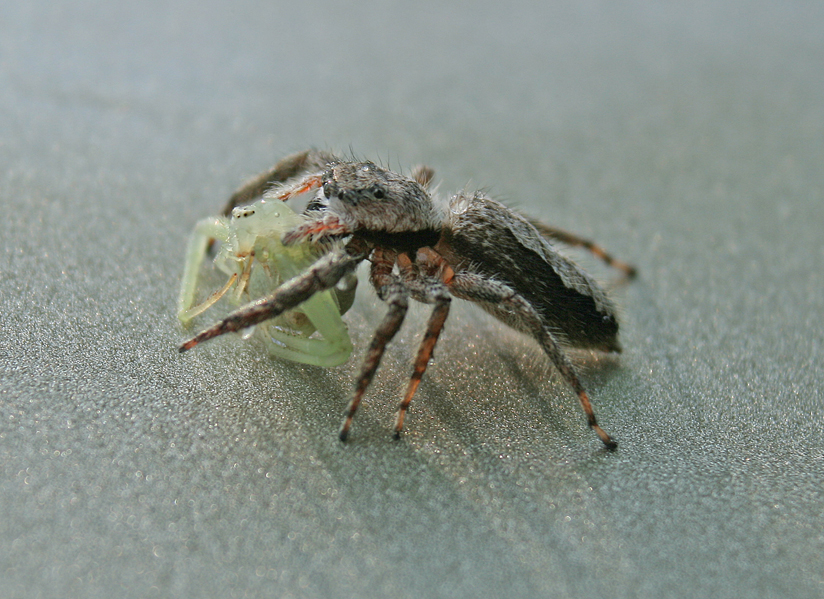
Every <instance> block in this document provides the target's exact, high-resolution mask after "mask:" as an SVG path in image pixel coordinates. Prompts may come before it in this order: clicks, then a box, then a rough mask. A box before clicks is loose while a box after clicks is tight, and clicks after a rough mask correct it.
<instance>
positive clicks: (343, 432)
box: [338, 248, 409, 441]
mask: <svg viewBox="0 0 824 599" xmlns="http://www.w3.org/2000/svg"><path fill="white" fill-rule="evenodd" d="M396 258H397V253H396V252H395V251H393V250H388V249H383V248H377V249H376V250H375V251H374V252H372V257H371V260H372V269H371V273H370V277H371V280H372V285H373V286H374V287H375V290H376V291H377V292H378V297H380V298H381V299H382V300H383V301H384V302H386V303H387V304H388V305H389V310H388V311H387V313H386V316H384V317H383V320H382V321H381V323H380V325H378V328H377V330H376V331H375V334H374V336H373V337H372V342H371V343H370V344H369V349H368V350H367V351H366V357H365V358H364V359H363V365H362V366H361V371H360V374H359V375H358V380H357V382H356V383H355V392H354V394H353V395H352V399H351V401H350V402H349V406H348V407H347V409H346V416H345V417H344V419H343V424H341V428H340V433H339V434H338V436H339V437H340V440H341V441H346V438H347V437H348V436H349V429H350V428H351V426H352V419H353V418H354V417H355V412H357V411H358V406H360V403H361V400H362V399H363V394H364V393H365V392H366V388H367V387H368V386H369V383H371V382H372V379H373V378H374V376H375V372H376V371H377V370H378V366H379V365H380V363H381V358H382V357H383V352H384V351H385V350H386V345H387V344H388V343H389V342H390V341H392V338H393V337H394V336H395V334H396V333H397V332H398V329H400V328H401V324H403V319H404V317H405V316H406V311H407V309H408V308H409V291H408V290H407V288H406V285H405V284H404V283H403V282H402V281H401V280H400V278H399V277H398V276H397V275H395V274H393V273H392V269H393V267H394V265H395V260H396Z"/></svg>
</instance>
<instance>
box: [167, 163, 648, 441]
mask: <svg viewBox="0 0 824 599" xmlns="http://www.w3.org/2000/svg"><path fill="white" fill-rule="evenodd" d="M431 179H432V171H431V170H430V169H428V168H423V167H421V168H418V169H416V170H415V171H414V172H413V173H412V175H411V176H409V177H407V176H404V175H401V174H398V173H395V172H393V171H390V170H387V169H384V168H381V167H379V166H377V165H375V164H373V163H371V162H361V161H356V160H341V159H339V158H336V157H335V156H333V155H331V154H328V153H325V152H317V151H306V152H301V153H299V154H295V155H293V156H289V157H287V158H285V159H284V160H282V161H280V162H279V163H278V164H276V165H275V166H274V167H273V168H272V169H271V170H269V171H267V172H265V173H263V174H261V175H260V176H258V177H257V178H255V179H254V180H252V181H250V182H249V183H247V184H246V185H244V186H243V187H241V189H240V190H238V191H237V192H236V193H235V194H234V195H233V196H232V198H231V199H230V200H229V203H228V205H227V206H226V209H225V211H224V213H229V212H231V210H232V209H233V208H234V207H236V206H238V205H243V204H245V203H247V202H249V201H251V200H252V199H254V198H256V197H258V196H259V195H261V194H262V193H263V192H264V191H266V190H267V189H269V191H268V193H267V197H268V198H276V199H279V200H288V199H289V198H291V197H294V196H296V195H300V194H303V193H306V192H310V191H314V192H315V195H314V197H313V199H312V200H311V201H310V202H309V204H308V206H307V208H306V210H305V212H304V215H305V217H306V220H305V222H303V223H302V224H299V225H298V226H296V227H294V228H293V229H292V230H290V231H288V232H287V233H286V234H285V235H284V236H283V243H284V244H286V245H289V244H292V243H297V242H299V241H311V242H315V243H318V244H321V245H322V246H323V247H326V248H328V251H327V252H326V253H325V254H324V255H323V256H322V257H321V258H319V259H318V260H317V261H316V262H315V263H314V264H313V265H312V266H310V267H309V268H308V269H307V270H306V271H305V272H303V273H302V274H300V275H298V276H296V277H294V278H292V279H291V280H289V281H287V282H286V283H284V284H283V285H281V286H280V287H278V288H277V289H276V290H275V291H274V292H273V293H271V294H270V295H269V296H267V297H264V298H262V299H260V300H258V301H256V302H253V303H251V304H248V305H246V306H244V307H242V308H240V309H238V310H236V311H235V312H233V313H231V314H229V315H228V316H227V317H226V318H224V319H223V320H222V321H220V322H218V323H217V324H215V325H214V326H212V327H210V328H208V329H206V330H205V331H203V332H201V333H200V334H199V335H197V336H196V337H194V338H192V339H190V340H189V341H187V342H186V343H184V344H183V345H181V346H180V351H186V350H188V349H191V348H192V347H194V346H195V345H197V344H198V343H200V342H202V341H206V340H207V339H211V338H213V337H216V336H218V335H222V334H223V333H228V332H232V331H238V330H240V329H244V328H246V327H250V326H252V325H254V324H256V323H259V322H262V321H264V320H268V319H270V318H274V317H276V316H278V315H279V314H281V313H283V312H284V311H286V310H290V309H292V308H294V307H295V306H297V305H299V304H301V303H302V302H304V301H306V300H307V299H308V298H310V297H312V296H313V295H314V294H316V293H318V292H320V291H324V290H326V289H332V288H334V287H335V285H336V284H337V283H338V282H339V281H340V280H341V279H342V278H343V277H345V276H346V275H348V274H349V273H351V272H352V271H354V270H355V268H356V267H357V266H358V264H360V263H361V262H362V261H364V260H368V261H369V262H370V263H371V270H370V280H371V283H372V285H373V286H374V287H375V290H376V291H377V293H378V296H379V297H380V298H381V299H382V300H383V301H384V302H386V303H387V305H388V311H387V314H386V316H385V317H384V319H383V321H382V322H381V323H380V325H379V326H378V328H377V330H376V331H375V334H374V337H373V339H372V342H371V344H370V346H369V349H368V351H367V353H366V356H365V358H364V363H363V366H362V368H361V371H360V374H359V376H358V379H357V381H356V384H355V392H354V395H353V397H352V400H351V401H350V403H349V407H348V410H347V412H346V417H345V419H344V422H343V425H342V427H341V431H340V438H341V440H345V439H346V438H347V436H348V434H349V428H350V426H351V424H352V418H353V417H354V415H355V412H356V411H357V409H358V406H359V405H360V401H361V399H362V397H363V394H364V392H365V391H366V388H367V386H368V385H369V383H370V382H371V381H372V378H373V376H374V374H375V371H376V370H377V368H378V364H379V363H380V360H381V357H382V356H383V352H384V349H385V347H386V345H387V343H389V341H391V339H392V338H393V337H394V335H395V333H397V331H398V329H399V328H400V326H401V323H402V322H403V319H404V316H405V315H406V311H407V308H408V303H409V298H412V299H414V300H417V301H419V302H423V303H427V304H432V305H433V306H434V308H433V310H432V315H431V316H430V319H429V322H428V325H427V330H426V333H425V335H424V338H423V341H422V342H421V346H420V349H419V350H418V355H417V358H416V360H415V365H414V369H413V372H412V378H411V381H410V383H409V387H408V389H407V392H406V395H405V396H404V399H403V401H402V402H401V405H400V409H399V410H398V414H397V418H396V421H395V434H396V435H399V434H400V431H401V429H402V428H403V421H404V417H405V414H406V411H407V408H408V406H409V403H410V402H411V401H412V397H413V395H414V394H415V391H416V390H417V388H418V384H419V383H420V380H421V377H422V376H423V373H424V371H425V370H426V366H427V364H428V363H429V360H430V358H431V356H432V351H433V349H434V347H435V343H436V342H437V339H438V336H439V335H440V332H441V330H442V328H443V325H444V322H445V320H446V317H447V315H448V313H449V305H450V302H451V298H452V297H457V298H461V299H466V300H469V301H473V302H477V303H478V304H480V305H481V307H483V308H484V309H485V310H486V311H488V312H489V313H491V314H493V315H494V316H495V317H496V318H498V319H500V320H501V321H503V322H504V323H506V324H508V325H510V326H512V327H513V328H515V329H517V330H519V331H521V332H524V333H527V334H529V335H531V336H532V337H533V338H534V339H535V340H536V341H537V342H538V344H539V345H540V346H541V348H542V349H543V350H544V352H545V353H546V354H547V356H548V357H549V358H550V360H551V361H552V363H553V365H554V366H555V367H556V368H557V369H558V371H559V372H560V374H561V376H562V377H563V378H564V380H565V381H566V382H567V383H568V384H569V385H570V386H571V387H572V389H573V390H574V391H575V393H576V395H577V396H578V399H579V400H580V402H581V406H582V407H583V409H584V412H585V413H586V416H587V421H588V424H589V426H590V427H591V428H592V429H593V430H595V432H596V433H597V434H598V436H599V437H600V439H601V441H603V443H604V444H605V445H606V446H607V447H609V448H614V447H615V446H616V443H615V441H614V440H613V439H612V438H611V437H610V436H609V435H607V433H606V432H604V430H603V429H601V427H600V426H598V423H597V422H596V419H595V414H594V413H593V410H592V406H591V405H590V402H589V397H588V395H587V393H586V391H585V390H584V388H583V386H582V385H581V382H580V380H579V379H578V375H577V374H576V373H575V370H574V368H573V366H572V364H571V363H570V361H569V359H568V358H567V356H566V354H565V353H564V351H563V347H564V346H569V347H575V348H584V349H596V350H601V351H608V352H609V351H615V352H618V351H621V347H620V345H619V343H618V339H617V336H618V322H617V319H616V311H615V306H614V305H613V304H612V302H611V301H610V300H609V298H608V297H607V295H606V293H605V292H604V291H603V290H602V289H601V288H600V287H599V286H598V285H597V284H596V283H595V282H594V281H593V280H592V279H591V278H590V277H589V276H588V275H587V274H586V273H585V272H583V271H582V270H581V269H580V268H578V267H577V266H576V265H575V264H573V263H572V262H570V261H569V260H568V259H566V258H564V257H563V256H561V255H560V254H558V253H556V252H555V251H554V249H553V248H552V246H551V245H550V243H549V242H548V241H547V239H552V240H557V241H561V242H563V243H566V244H570V245H576V246H582V247H585V248H587V249H589V250H590V251H592V252H593V253H594V254H595V255H596V256H598V257H599V258H601V259H602V260H604V261H605V262H606V263H607V264H609V265H611V266H614V267H616V268H618V269H620V270H622V271H623V272H624V273H625V274H626V275H627V276H628V277H632V276H634V274H635V270H634V268H633V267H631V266H629V265H627V264H625V263H623V262H619V261H617V260H614V259H612V258H611V257H610V256H609V255H608V254H607V253H606V252H604V251H603V250H602V249H601V248H600V247H599V246H597V245H595V244H593V243H592V242H590V241H587V240H585V239H581V238H580V237H577V236H575V235H572V234H570V233H567V232H565V231H561V230H559V229H555V228H552V227H548V226H546V225H543V224H541V223H538V222H534V221H530V220H528V219H527V218H525V217H523V216H521V215H520V214H518V213H516V212H514V211H512V210H511V209H509V208H507V207H506V206H504V205H503V204H501V203H499V202H497V201H495V200H493V199H491V198H489V197H487V196H486V195H484V194H482V193H480V192H477V193H474V194H469V193H459V194H457V195H455V196H453V197H452V198H451V199H450V200H449V202H448V203H447V204H446V205H444V206H440V205H438V204H436V203H435V202H434V201H433V199H432V197H431V195H430V194H429V192H428V191H427V187H428V184H429V182H430V181H431ZM335 240H337V241H338V242H339V243H335V244H333V243H328V242H331V241H335Z"/></svg>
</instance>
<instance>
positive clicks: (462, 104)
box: [0, 0, 824, 598]
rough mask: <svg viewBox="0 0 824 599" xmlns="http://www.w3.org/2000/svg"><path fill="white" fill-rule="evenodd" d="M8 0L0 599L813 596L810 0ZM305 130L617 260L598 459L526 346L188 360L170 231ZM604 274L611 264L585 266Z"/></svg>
mask: <svg viewBox="0 0 824 599" xmlns="http://www.w3.org/2000/svg"><path fill="white" fill-rule="evenodd" d="M281 4H282V6H279V5H278V3H267V2H243V1H241V2H234V3H232V4H231V7H230V5H229V3H226V4H222V3H218V2H214V1H212V0H206V1H202V2H190V3H186V2H173V3H171V4H169V3H164V2H143V3H138V4H134V5H133V4H119V3H104V2H71V3H70V2H64V3H46V2H30V3H26V4H24V5H23V4H14V5H12V4H11V3H7V4H6V5H4V6H3V7H2V8H0V205H2V208H3V213H4V216H5V218H4V219H3V221H2V225H0V506H2V513H3V518H2V519H0V586H2V589H3V593H2V594H3V596H4V597H27V598H29V597H68V596H76V597H107V598H108V597H149V596H152V597H154V596H157V597H198V598H203V597H221V598H224V597H241V596H251V597H275V596H278V597H288V596H293V597H329V596H336V597H389V596H391V597H436V596H437V597H481V596H483V597H505V596H506V597H553V598H554V597H612V598H622V597H625V598H630V597H649V598H653V597H655V598H661V597H730V598H732V597H735V598H739V597H781V598H787V597H798V598H802V597H805V598H806V597H818V596H824V558H823V557H822V555H824V516H822V512H824V497H823V496H822V480H823V479H824V442H822V433H823V432H824V425H823V424H822V420H823V418H822V417H824V397H823V396H822V382H824V374H823V370H822V357H824V356H823V355H822V354H823V352H824V350H823V349H822V337H824V326H822V320H821V315H822V313H824V269H822V262H824V235H823V234H822V223H824V168H822V164H824V35H822V33H821V32H822V30H824V9H822V8H821V6H820V5H818V4H815V3H806V2H795V3H792V2H770V1H759V2H741V1H731V2H726V3H723V5H722V6H718V5H717V3H709V2H707V3H698V2H695V3H693V2H689V3H686V4H685V3H675V2H672V3H658V4H657V5H656V8H649V7H648V6H647V3H645V2H628V3H620V4H621V5H620V7H619V6H618V5H617V4H616V3H610V2H606V1H603V2H601V1H598V2H590V3H579V2H560V3H554V4H552V5H541V4H539V3H527V2H515V3H514V4H512V3H508V4H507V7H506V8H505V7H504V5H503V4H501V3H492V2H489V3H476V4H473V5H471V7H470V5H469V4H466V5H464V4H461V3H440V2H421V3H406V2H404V3H401V2H397V3H373V2H366V3H360V4H358V5H340V6H338V5H336V4H333V3H327V2H314V1H310V2H302V3H281ZM309 146H315V147H321V148H330V149H337V150H343V151H348V150H349V148H350V147H351V148H352V150H354V151H355V152H356V153H357V154H358V155H361V156H366V157H369V158H373V159H376V160H381V161H382V162H384V163H386V164H390V165H392V166H396V167H410V166H412V165H414V164H418V163H424V162H425V163H427V164H430V165H432V166H433V167H435V168H436V169H437V173H438V176H437V180H438V181H440V182H441V186H440V189H441V191H442V192H443V193H447V192H449V191H450V190H454V189H460V188H462V187H464V186H467V185H468V186H469V187H473V186H474V187H486V188H488V189H490V191H491V193H492V194H493V195H494V196H495V197H499V198H502V199H505V200H507V201H509V202H511V203H513V204H515V205H517V206H519V207H520V208H522V209H523V210H525V211H527V212H529V213H530V214H532V215H535V216H537V217H539V218H542V219H544V220H546V221H548V222H551V223H553V224H555V225H558V226H562V227H566V228H569V229H572V230H575V231H577V232H580V233H582V234H584V235H587V236H590V237H593V238H595V239H597V240H598V241H600V242H601V243H602V244H604V245H605V246H606V247H607V248H609V249H610V250H611V251H613V252H614V253H615V254H616V255H617V256H620V257H622V258H624V259H626V260H629V261H632V262H634V263H636V264H637V265H638V267H639V269H640V273H641V276H640V279H639V280H638V281H636V282H634V283H633V284H631V285H628V286H616V285H612V286H613V287H614V295H615V297H616V300H617V301H618V303H619V304H620V306H621V315H622V326H623V332H622V342H623V345H624V348H625V352H624V354H623V355H622V356H621V357H620V358H615V357H609V356H589V355H579V356H578V357H577V360H578V362H579V364H580V365H581V367H582V369H583V372H584V376H583V379H584V383H585V384H586V385H587V387H588V388H589V389H590V391H591V394H592V397H593V401H594V403H595V406H596V409H597V411H598V414H599V416H600V419H601V422H602V424H603V426H604V427H605V428H606V429H607V430H608V431H610V432H611V433H612V434H613V435H614V436H615V437H616V438H617V439H618V440H619V442H620V447H619V449H618V450H617V451H616V452H614V453H609V452H605V451H603V450H602V449H601V447H600V446H599V442H598V441H597V439H596V438H595V437H594V435H592V433H591V432H590V431H588V430H587V429H586V427H585V424H584V420H583V417H582V416H581V413H580V410H579V407H578V405H577V402H576V400H575V398H574V397H573V396H572V395H571V394H570V393H569V392H568V390H567V389H566V387H565V386H564V385H563V384H562V383H561V382H559V381H558V379H557V378H556V377H554V376H553V375H552V371H551V368H550V367H549V365H548V363H547V362H546V360H545V359H544V357H543V356H542V355H541V354H540V352H539V351H538V349H537V348H536V347H535V345H534V344H533V343H532V342H531V341H529V340H528V339H525V338H523V337H521V336H519V335H518V334H516V333H514V332H512V331H509V330H507V329H506V328H505V327H503V326H502V325H499V324H497V323H495V322H494V321H492V320H491V319H490V318H489V317H487V316H486V315H485V314H483V313H482V312H481V311H479V310H477V309H475V308H474V307H472V306H467V305H464V304H457V305H456V306H455V307H454V310H453V314H452V316H451V318H450V321H449V323H448V325H447V328H446V330H445V332H444V334H443V337H442V341H441V343H440V345H439V349H438V352H437V354H436V359H435V361H434V363H433V364H432V365H431V366H430V368H429V371H428V373H427V376H426V379H425V381H424V383H423V384H422V386H421V388H420V390H419V392H418V395H417V398H416V400H415V402H414V404H413V411H412V413H411V414H410V417H409V419H408V421H407V424H408V430H407V432H406V434H405V435H404V437H403V439H402V440H401V441H399V442H395V441H393V440H392V438H391V435H390V429H391V422H392V417H393V413H394V409H395V405H396V402H397V401H398V399H399V395H400V393H401V390H402V389H403V387H404V384H405V381H406V378H407V377H408V373H409V371H410V364H411V360H412V358H413V356H414V349H415V346H416V343H417V339H419V336H420V334H421V327H422V326H423V323H424V322H425V319H426V315H427V313H426V310H424V309H423V308H420V307H416V308H414V309H413V310H412V312H411V315H410V318H409V319H408V322H407V324H406V326H405V327H404V328H403V329H402V331H401V332H400V334H399V336H398V339H397V341H396V342H395V343H394V344H393V345H392V346H391V348H390V350H389V352H388V353H387V355H386V358H385V360H384V364H383V366H382V368H381V370H380V371H379V374H378V376H377V379H376V380H375V383H374V385H373V387H372V388H371V391H370V393H369V395H368V397H367V401H366V403H365V405H364V406H363V408H362V410H361V412H360V414H359V416H358V418H357V420H356V424H355V428H354V429H353V434H352V438H351V441H350V442H349V443H348V444H347V445H345V446H344V445H342V444H341V443H340V442H338V440H337V438H336V431H337V427H338V424H339V422H340V417H341V414H342V411H343V408H344V406H345V404H346V401H347V396H348V394H349V391H350V388H351V387H352V384H353V378H354V376H355V373H356V369H357V365H358V360H359V357H360V356H362V354H363V351H364V349H365V347H366V345H367V344H368V340H369V336H370V334H371V330H372V327H373V326H374V323H375V320H376V319H377V318H379V317H380V316H381V314H382V313H383V309H384V308H383V307H382V306H381V305H380V302H379V301H378V300H377V299H376V297H375V296H374V294H373V293H372V292H371V291H370V290H368V289H367V285H366V284H365V281H362V283H364V284H363V285H362V287H361V290H360V291H359V297H358V300H357V303H356V305H355V308H354V309H353V310H352V311H351V312H350V313H349V314H348V315H347V317H346V318H347V322H348V323H349V326H350V331H351V333H352V336H353V338H354V341H355V344H356V353H355V359H353V360H352V361H350V362H349V363H348V364H346V365H345V366H343V367H340V368H337V369H328V370H324V369H320V368H314V367H309V366H301V365H296V364H292V363H287V362H280V361H276V360H271V359H269V358H268V357H267V356H266V355H265V354H264V353H263V352H262V351H261V347H260V346H259V345H256V344H255V343H249V342H243V341H242V340H241V339H239V338H238V337H231V336H230V337H226V338H223V339H220V340H216V341H214V342H211V343H210V344H209V345H204V346H203V347H201V348H197V350H196V351H192V352H190V353H188V354H184V355H179V354H178V353H177V351H176V346H177V344H178V343H179V342H180V341H181V340H182V339H183V338H184V337H185V335H186V334H187V333H186V332H185V331H183V330H182V329H181V328H180V326H179V325H178V323H177V320H176V318H175V313H174V305H175V298H176V294H177V285H178V282H179V279H180V275H181V270H182V260H183V252H184V249H185V243H186V238H187V236H188V234H189V231H190V230H191V228H192V227H193V225H194V223H195V222H196V221H197V220H198V219H201V218H203V217H204V216H207V215H209V214H213V213H215V212H216V211H217V209H218V207H219V206H220V205H221V204H222V202H223V201H224V199H225V198H226V196H227V195H228V194H229V193H230V192H231V191H232V190H233V188H234V187H235V186H236V185H237V184H238V183H239V182H240V181H242V180H243V179H244V178H246V177H248V176H250V175H252V174H254V173H256V172H257V171H259V170H261V169H263V168H265V167H267V166H269V165H270V164H271V163H273V162H274V161H275V160H276V159H277V158H279V157H281V156H283V155H285V154H287V153H290V152H294V151H296V150H301V149H304V148H306V147H309ZM575 255H576V256H577V257H579V258H580V259H581V261H582V263H584V264H586V265H587V266H588V267H589V268H591V271H592V272H593V273H595V274H596V276H597V277H599V278H600V279H602V280H604V281H606V282H607V283H608V284H609V282H610V281H611V280H613V279H614V274H613V273H611V272H610V271H609V270H608V269H605V268H603V267H601V266H600V265H598V264H596V263H595V262H594V261H593V260H591V259H590V258H588V257H586V256H581V255H580V254H575Z"/></svg>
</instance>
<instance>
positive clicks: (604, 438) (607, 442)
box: [592, 424, 618, 451]
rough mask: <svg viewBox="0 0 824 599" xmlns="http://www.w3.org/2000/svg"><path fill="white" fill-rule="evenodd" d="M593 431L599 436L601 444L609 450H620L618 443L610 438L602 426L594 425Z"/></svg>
mask: <svg viewBox="0 0 824 599" xmlns="http://www.w3.org/2000/svg"><path fill="white" fill-rule="evenodd" d="M592 430H594V431H595V434H596V435H598V438H599V439H601V442H602V443H603V444H604V446H605V447H606V448H607V449H609V450H610V451H612V450H615V449H618V442H617V441H616V440H615V439H613V438H612V437H610V436H609V435H608V434H607V433H606V432H605V431H604V429H602V428H601V427H600V426H598V425H597V424H594V425H592Z"/></svg>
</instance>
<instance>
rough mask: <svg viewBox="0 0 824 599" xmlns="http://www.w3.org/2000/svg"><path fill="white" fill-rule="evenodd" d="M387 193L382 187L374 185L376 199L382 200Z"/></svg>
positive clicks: (373, 192) (373, 191)
mask: <svg viewBox="0 0 824 599" xmlns="http://www.w3.org/2000/svg"><path fill="white" fill-rule="evenodd" d="M385 195H386V193H384V191H383V189H382V188H380V187H374V188H373V189H372V197H374V198H375V199H376V200H382V199H383V198H384V196H385Z"/></svg>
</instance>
